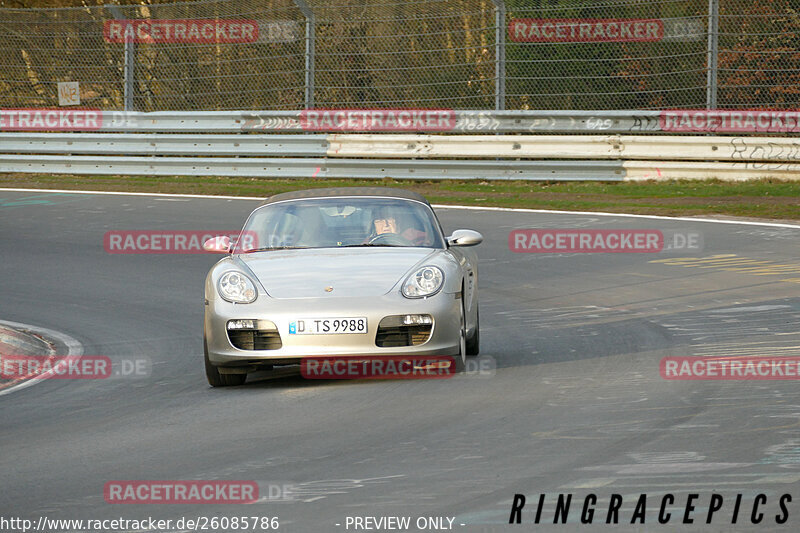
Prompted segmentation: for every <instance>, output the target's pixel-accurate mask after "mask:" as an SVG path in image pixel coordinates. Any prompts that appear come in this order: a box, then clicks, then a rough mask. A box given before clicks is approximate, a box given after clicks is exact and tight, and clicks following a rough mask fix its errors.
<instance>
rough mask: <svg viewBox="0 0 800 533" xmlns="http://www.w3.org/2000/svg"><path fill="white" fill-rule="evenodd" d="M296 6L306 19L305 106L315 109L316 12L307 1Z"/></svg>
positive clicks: (296, 3)
mask: <svg viewBox="0 0 800 533" xmlns="http://www.w3.org/2000/svg"><path fill="white" fill-rule="evenodd" d="M294 3H295V5H296V6H297V7H298V8H299V9H300V11H301V12H302V13H303V16H304V17H305V18H306V66H305V72H306V79H305V86H306V92H305V106H306V109H311V108H313V107H314V59H315V56H316V45H317V43H316V40H317V35H316V28H315V26H316V20H315V17H314V11H312V10H311V8H310V7H309V6H308V4H307V3H306V1H305V0H294Z"/></svg>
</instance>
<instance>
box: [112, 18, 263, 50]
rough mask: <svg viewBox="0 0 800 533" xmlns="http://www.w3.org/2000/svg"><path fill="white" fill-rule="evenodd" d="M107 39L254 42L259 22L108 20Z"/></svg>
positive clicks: (172, 41)
mask: <svg viewBox="0 0 800 533" xmlns="http://www.w3.org/2000/svg"><path fill="white" fill-rule="evenodd" d="M103 38H104V39H105V40H106V42H109V43H124V42H126V41H127V42H134V43H151V44H157V43H195V44H197V43H223V44H236V43H253V42H256V41H257V40H258V21H256V20H240V19H179V20H166V19H161V20H156V19H152V20H151V19H145V20H107V21H106V22H105V24H103Z"/></svg>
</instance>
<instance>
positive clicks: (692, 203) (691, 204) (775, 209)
mask: <svg viewBox="0 0 800 533" xmlns="http://www.w3.org/2000/svg"><path fill="white" fill-rule="evenodd" d="M358 185H362V186H376V185H380V186H387V187H398V188H404V189H410V190H414V191H417V192H419V193H421V194H423V195H425V197H426V198H428V199H429V200H430V201H431V202H432V203H439V204H458V205H483V206H499V207H523V208H533V209H559V210H570V211H607V212H616V213H622V212H625V213H639V214H651V215H672V216H699V215H704V216H709V215H728V216H739V217H752V218H761V219H773V220H791V221H800V182H790V181H778V180H757V181H747V182H723V181H716V180H712V181H692V180H676V181H664V182H655V181H650V182H531V181H489V182H487V181H416V180H391V179H383V180H355V179H353V180H327V179H302V180H300V179H298V180H276V179H260V178H236V177H233V178H215V177H180V176H167V177H153V176H54V175H50V174H0V187H24V188H39V189H85V190H96V191H130V192H160V193H183V194H210V195H229V196H264V197H265V196H270V195H272V194H276V193H279V192H285V191H292V190H296V189H308V188H314V187H342V186H358Z"/></svg>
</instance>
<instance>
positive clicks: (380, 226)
mask: <svg viewBox="0 0 800 533" xmlns="http://www.w3.org/2000/svg"><path fill="white" fill-rule="evenodd" d="M381 235H387V236H389V235H397V236H399V237H400V240H401V241H406V242H408V244H410V245H413V246H420V245H424V244H426V243H427V240H428V234H427V233H425V232H424V231H419V230H417V229H415V228H413V227H408V228H406V229H405V230H403V231H402V232H399V231H398V224H397V217H395V216H394V215H393V214H391V213H389V212H387V211H386V210H382V212H379V213H378V214H376V215H375V218H374V219H373V221H372V233H371V234H370V235H369V237H368V238H367V241H368V242H373V241H379V240H381V237H380V236H381Z"/></svg>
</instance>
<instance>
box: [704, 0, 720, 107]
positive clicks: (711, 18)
mask: <svg viewBox="0 0 800 533" xmlns="http://www.w3.org/2000/svg"><path fill="white" fill-rule="evenodd" d="M718 60H719V0H708V82H707V87H706V108H707V109H716V108H717V71H718V68H719V66H718Z"/></svg>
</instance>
